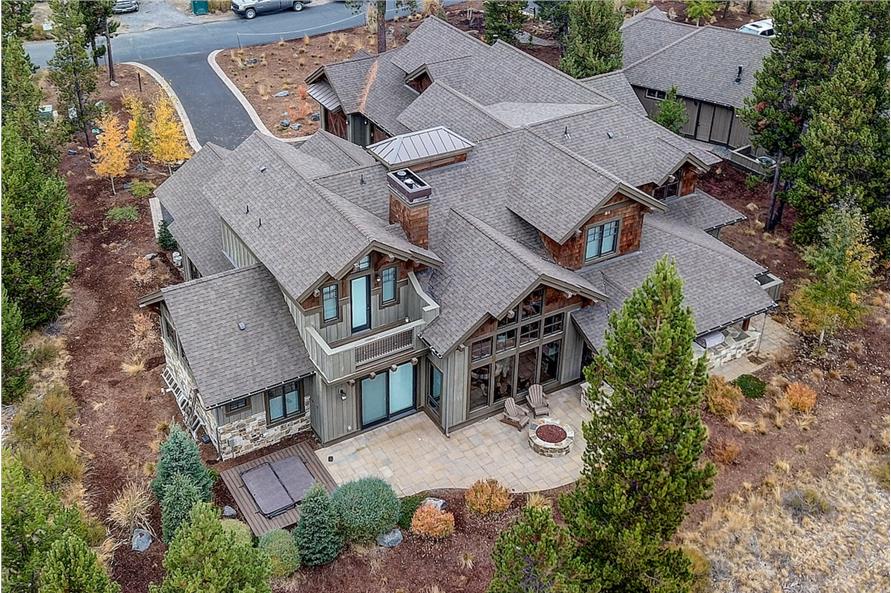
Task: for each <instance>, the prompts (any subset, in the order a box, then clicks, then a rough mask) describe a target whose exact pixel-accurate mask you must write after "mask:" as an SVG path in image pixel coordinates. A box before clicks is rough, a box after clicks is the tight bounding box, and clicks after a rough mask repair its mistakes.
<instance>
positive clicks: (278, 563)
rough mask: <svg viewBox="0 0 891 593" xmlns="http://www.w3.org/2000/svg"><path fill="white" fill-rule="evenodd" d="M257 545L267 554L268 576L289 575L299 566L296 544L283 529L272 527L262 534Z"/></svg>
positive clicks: (279, 576)
mask: <svg viewBox="0 0 891 593" xmlns="http://www.w3.org/2000/svg"><path fill="white" fill-rule="evenodd" d="M257 547H258V548H260V549H261V550H262V551H264V552H266V555H267V556H269V566H270V569H271V573H270V576H271V577H272V578H274V579H275V578H281V577H286V576H289V575H290V574H291V573H293V572H294V571H295V570H297V569H298V568H300V556H299V555H298V553H297V544H296V543H295V542H294V538H293V537H291V534H290V533H288V532H287V531H285V530H284V529H274V530H272V531H270V532H269V533H265V534H263V536H262V537H261V538H260V541H259V542H258V543H257Z"/></svg>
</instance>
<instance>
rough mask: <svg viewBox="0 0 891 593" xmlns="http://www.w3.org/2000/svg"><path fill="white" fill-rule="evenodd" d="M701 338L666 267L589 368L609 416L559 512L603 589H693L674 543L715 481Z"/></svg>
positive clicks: (599, 421)
mask: <svg viewBox="0 0 891 593" xmlns="http://www.w3.org/2000/svg"><path fill="white" fill-rule="evenodd" d="M695 335H696V331H695V329H694V324H693V315H692V313H691V311H690V309H689V308H688V307H685V306H684V305H683V292H682V282H681V279H680V277H679V276H678V273H677V270H676V269H675V266H674V264H673V263H671V262H670V261H669V260H668V259H667V258H663V259H661V260H660V261H658V262H657V263H656V266H655V268H654V270H653V271H652V272H651V273H650V275H649V276H648V277H647V278H646V279H645V280H644V282H643V285H642V286H641V287H640V288H638V289H636V290H635V291H634V292H633V293H632V294H631V296H630V297H629V298H628V299H627V300H626V301H625V303H624V304H623V306H622V309H621V310H620V311H618V312H614V313H613V314H612V315H610V319H609V324H608V329H607V333H606V343H605V348H604V349H603V350H601V351H600V352H599V353H598V354H597V356H596V357H595V359H594V361H593V363H592V364H591V365H590V366H589V367H587V368H586V369H585V377H586V379H587V381H588V383H589V385H591V388H590V391H589V397H591V398H592V399H595V398H596V399H599V400H601V401H604V406H605V412H603V413H601V414H596V415H594V416H593V417H592V418H591V420H590V421H589V422H586V423H584V424H583V426H582V430H583V433H584V435H585V439H586V442H587V448H586V450H585V453H584V457H583V461H584V466H583V469H582V476H581V479H580V480H579V482H578V483H577V484H576V488H575V489H574V490H573V491H571V492H569V493H567V494H566V495H564V496H563V497H561V499H560V509H561V511H562V512H563V517H564V518H565V520H566V523H567V526H568V527H569V531H570V533H571V534H572V536H573V538H574V539H575V540H576V541H577V542H578V546H579V548H578V551H579V558H580V560H581V561H582V562H583V563H584V564H585V567H586V569H587V570H588V571H590V574H591V577H590V579H591V581H590V582H593V583H599V584H600V585H602V586H603V588H604V589H605V590H612V591H619V590H621V591H681V590H685V589H684V587H685V586H688V583H689V581H690V578H691V574H690V568H689V563H688V562H687V561H686V559H685V558H684V557H683V554H682V553H681V552H680V551H679V550H677V549H673V548H670V547H669V546H668V545H667V543H668V541H669V540H670V539H671V538H672V537H673V536H674V535H675V531H676V530H677V528H678V526H679V525H680V523H681V521H682V520H683V518H684V514H685V512H686V506H687V505H688V504H690V503H693V502H696V501H698V500H702V499H704V498H706V497H707V496H708V495H709V491H710V490H711V482H712V477H713V476H714V474H715V469H714V466H712V465H711V464H707V463H706V464H704V463H702V462H701V461H700V457H701V455H702V452H703V448H704V446H705V441H706V433H705V427H704V426H703V424H702V420H701V419H700V406H701V403H702V396H703V390H704V388H705V384H706V377H707V366H706V360H705V359H704V358H702V357H699V358H697V357H696V356H695V355H694V353H693V338H694V337H695ZM604 384H606V385H609V386H611V387H612V389H613V392H612V394H611V395H609V396H608V397H607V396H605V395H604V394H603V393H602V391H601V389H602V388H601V386H602V385H604ZM590 582H589V583H586V584H590Z"/></svg>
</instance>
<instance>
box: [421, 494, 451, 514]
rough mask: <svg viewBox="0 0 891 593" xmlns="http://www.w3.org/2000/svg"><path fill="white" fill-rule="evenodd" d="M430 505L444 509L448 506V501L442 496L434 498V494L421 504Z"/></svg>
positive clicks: (440, 509)
mask: <svg viewBox="0 0 891 593" xmlns="http://www.w3.org/2000/svg"><path fill="white" fill-rule="evenodd" d="M425 505H430V506H432V507H436V509H437V510H439V511H444V510H445V508H446V501H444V500H443V499H441V498H433V497H432V496H428V497H427V498H425V499H424V501H423V502H422V503H421V506H425Z"/></svg>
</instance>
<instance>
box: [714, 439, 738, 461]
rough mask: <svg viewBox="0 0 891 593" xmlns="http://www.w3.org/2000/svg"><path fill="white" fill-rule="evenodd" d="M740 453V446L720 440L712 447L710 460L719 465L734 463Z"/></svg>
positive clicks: (733, 442)
mask: <svg viewBox="0 0 891 593" xmlns="http://www.w3.org/2000/svg"><path fill="white" fill-rule="evenodd" d="M740 453H742V447H741V446H740V444H739V443H738V442H736V441H733V440H729V439H721V440H719V441H718V442H717V443H715V445H714V446H713V447H712V459H714V460H715V461H716V462H718V463H720V464H721V465H730V464H732V463H736V458H737V457H739V454H740Z"/></svg>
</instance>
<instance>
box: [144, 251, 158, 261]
mask: <svg viewBox="0 0 891 593" xmlns="http://www.w3.org/2000/svg"><path fill="white" fill-rule="evenodd" d="M142 257H143V258H145V259H146V260H147V261H152V260H153V259H155V258H156V257H158V254H157V253H146V254H145V255H143V256H142Z"/></svg>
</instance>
